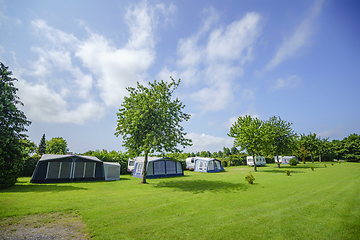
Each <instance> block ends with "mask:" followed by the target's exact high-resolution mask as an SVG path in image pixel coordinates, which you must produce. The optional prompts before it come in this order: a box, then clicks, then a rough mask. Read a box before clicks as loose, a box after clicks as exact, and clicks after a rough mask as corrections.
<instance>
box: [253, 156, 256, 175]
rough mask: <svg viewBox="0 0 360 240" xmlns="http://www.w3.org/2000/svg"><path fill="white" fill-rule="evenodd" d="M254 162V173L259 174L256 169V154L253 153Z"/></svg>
mask: <svg viewBox="0 0 360 240" xmlns="http://www.w3.org/2000/svg"><path fill="white" fill-rule="evenodd" d="M253 162H254V171H255V172H257V169H256V161H255V156H254V153H253Z"/></svg>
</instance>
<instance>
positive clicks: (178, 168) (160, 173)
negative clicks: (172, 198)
mask: <svg viewBox="0 0 360 240" xmlns="http://www.w3.org/2000/svg"><path fill="white" fill-rule="evenodd" d="M144 161H145V157H137V158H136V160H135V167H134V171H133V175H132V176H133V177H137V178H142V172H143V166H144ZM178 176H184V171H183V168H182V164H181V162H178V161H176V160H174V159H171V158H167V157H165V158H159V157H148V164H147V166H146V178H162V177H178Z"/></svg>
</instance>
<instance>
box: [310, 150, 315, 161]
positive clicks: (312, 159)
mask: <svg viewBox="0 0 360 240" xmlns="http://www.w3.org/2000/svg"><path fill="white" fill-rule="evenodd" d="M310 154H311V162H312V163H314V157H313V154H312V152H310Z"/></svg>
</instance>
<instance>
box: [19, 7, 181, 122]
mask: <svg viewBox="0 0 360 240" xmlns="http://www.w3.org/2000/svg"><path fill="white" fill-rule="evenodd" d="M174 11H176V7H175V6H174V5H170V6H169V7H167V6H165V5H164V4H160V5H156V6H155V5H154V6H153V5H149V4H148V3H147V1H143V2H141V3H140V4H137V5H133V6H131V7H129V8H128V9H127V12H126V15H125V22H126V23H127V24H128V26H129V30H130V31H129V38H128V41H127V42H126V43H125V44H124V46H123V47H118V46H115V44H114V43H112V42H111V41H110V40H108V39H106V38H105V37H104V36H102V35H101V34H99V33H95V32H93V31H92V30H91V29H90V28H88V27H86V25H85V23H84V22H82V21H80V26H81V27H83V28H85V29H86V31H87V33H88V37H87V38H82V39H79V38H77V37H76V36H74V35H73V34H69V33H66V32H63V31H61V30H59V29H56V28H54V27H52V26H49V25H48V24H47V23H46V21H44V20H41V19H37V20H34V21H32V23H31V26H32V30H33V34H34V35H35V36H36V37H38V38H39V39H41V40H42V41H43V44H42V45H41V46H33V47H32V48H31V49H32V51H33V52H35V53H36V54H37V55H38V59H37V60H36V61H33V63H31V64H30V68H29V69H31V70H27V71H26V70H25V71H24V72H25V74H23V75H25V76H22V77H21V79H22V83H20V84H23V86H22V91H21V92H19V95H20V97H21V99H23V100H24V102H25V101H26V103H27V104H26V106H25V107H24V110H25V111H26V112H27V114H29V116H30V117H32V118H33V119H38V120H41V121H47V122H67V123H76V124H82V123H84V122H85V121H86V120H87V119H98V118H100V117H102V116H103V115H104V114H105V110H106V108H105V107H119V106H120V104H121V102H122V101H123V99H124V96H125V95H127V94H128V92H127V91H126V87H129V86H135V85H136V82H137V81H139V82H144V81H145V80H147V79H146V78H147V70H148V69H149V67H150V66H151V65H152V64H153V62H154V60H155V56H156V54H155V49H154V48H155V44H156V38H155V32H154V31H155V29H156V27H157V25H158V22H159V17H160V16H161V13H165V12H166V15H164V18H165V19H167V20H166V21H170V19H169V17H170V15H171V13H173V12H174ZM159 13H160V14H159ZM169 14H170V15H169ZM79 60H80V63H81V64H82V66H81V67H80V66H78V65H76V64H77V63H78V62H79ZM26 75H27V76H29V77H28V78H27V77H26ZM167 78H169V76H167ZM25 79H26V80H27V81H28V82H25ZM29 79H30V80H29ZM166 80H168V79H166ZM30 82H31V83H30ZM96 89H97V90H99V91H96Z"/></svg>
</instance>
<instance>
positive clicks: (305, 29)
mask: <svg viewBox="0 0 360 240" xmlns="http://www.w3.org/2000/svg"><path fill="white" fill-rule="evenodd" d="M323 2H324V1H323V0H315V1H314V4H313V5H312V7H311V8H310V11H309V14H308V15H307V16H306V18H305V19H304V20H303V21H302V22H301V24H300V25H299V26H298V27H297V28H296V30H295V32H294V34H293V35H292V36H290V37H289V38H286V39H284V40H283V43H282V45H281V46H280V47H279V49H278V51H277V52H276V54H275V56H274V57H273V59H271V61H270V62H269V63H268V64H267V65H266V66H265V69H264V71H268V70H270V69H272V68H274V67H276V66H278V65H279V64H280V63H281V62H283V61H284V60H286V59H288V58H290V57H292V56H294V55H295V54H296V53H298V51H299V50H300V49H301V48H302V47H303V46H304V45H306V44H307V43H308V42H309V40H310V37H311V35H312V33H313V22H314V20H315V18H316V17H317V16H318V15H319V14H320V12H321V7H322V4H323Z"/></svg>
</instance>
